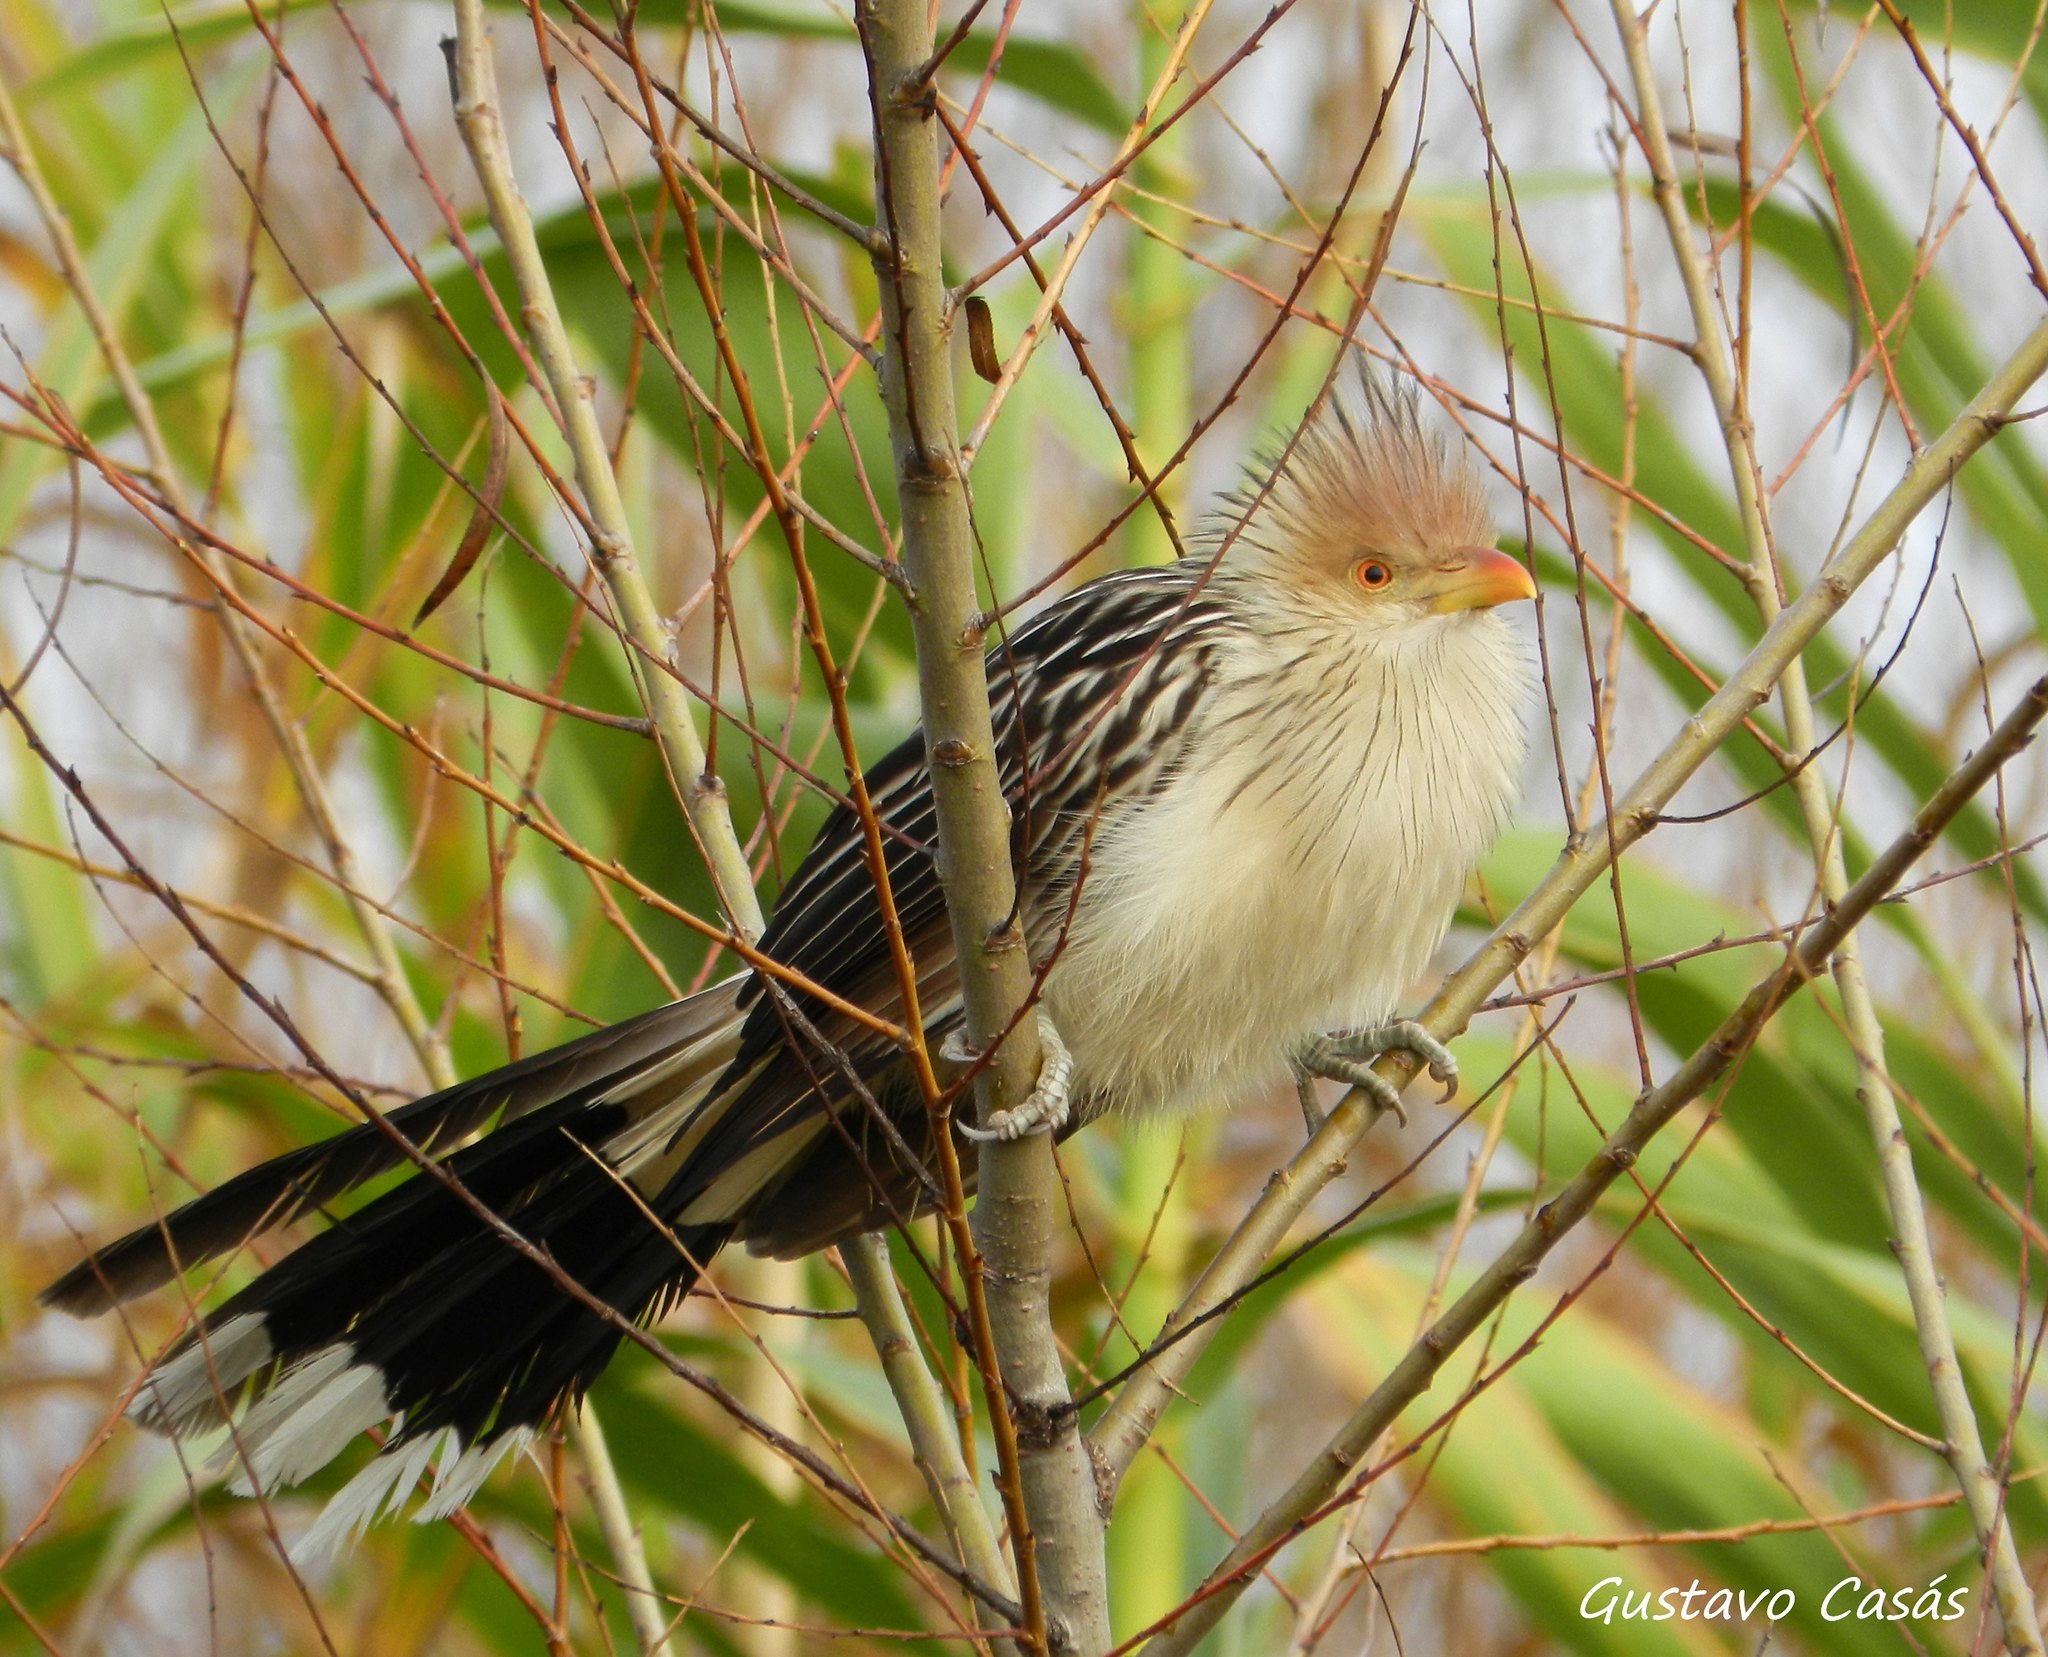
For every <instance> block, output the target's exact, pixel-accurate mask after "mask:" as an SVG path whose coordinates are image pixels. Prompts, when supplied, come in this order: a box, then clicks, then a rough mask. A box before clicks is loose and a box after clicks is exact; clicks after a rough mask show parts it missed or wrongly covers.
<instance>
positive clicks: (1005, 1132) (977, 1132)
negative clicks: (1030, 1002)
mask: <svg viewBox="0 0 2048 1657" xmlns="http://www.w3.org/2000/svg"><path fill="white" fill-rule="evenodd" d="M1038 1045H1039V1049H1040V1055H1039V1063H1038V1085H1037V1086H1036V1087H1034V1088H1033V1089H1032V1090H1031V1093H1030V1095H1029V1097H1027V1098H1026V1099H1025V1101H1024V1102H1023V1103H1022V1104H1021V1105H1013V1106H1011V1107H1010V1108H1009V1109H1008V1110H999V1111H997V1112H996V1113H995V1115H993V1116H991V1117H990V1118H989V1119H988V1126H987V1127H985V1128H977V1127H975V1126H974V1125H973V1124H972V1123H968V1122H957V1121H956V1122H955V1123H954V1124H953V1126H954V1127H956V1128H958V1129H959V1130H960V1131H961V1132H962V1133H963V1134H965V1135H966V1136H967V1137H968V1138H969V1139H972V1140H975V1141H977V1142H978V1143H980V1144H984V1145H985V1144H987V1143H988V1142H989V1141H990V1140H998V1141H1001V1142H1003V1143H1005V1144H1007V1143H1008V1142H1009V1141H1010V1140H1013V1139H1022V1138H1023V1137H1024V1136H1025V1135H1026V1134H1032V1133H1058V1132H1059V1131H1060V1129H1062V1128H1064V1127H1065V1126H1066V1125H1067V1116H1068V1113H1069V1112H1070V1111H1071V1110H1072V1109H1073V1085H1074V1055H1073V1054H1072V1053H1070V1052H1068V1051H1067V1044H1066V1043H1065V1042H1063V1041H1062V1040H1060V1033H1059V1031H1058V1030H1056V1029H1055V1028H1054V1027H1053V1022H1052V1019H1051V1018H1050V1017H1048V1016H1047V1014H1046V1011H1045V1009H1044V1008H1043V1007H1040V1008H1039V1009H1038Z"/></svg>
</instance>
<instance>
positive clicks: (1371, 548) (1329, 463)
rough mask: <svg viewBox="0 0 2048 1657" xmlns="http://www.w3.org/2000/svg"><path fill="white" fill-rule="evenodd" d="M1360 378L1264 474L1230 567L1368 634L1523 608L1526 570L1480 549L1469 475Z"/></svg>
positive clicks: (1401, 402)
mask: <svg viewBox="0 0 2048 1657" xmlns="http://www.w3.org/2000/svg"><path fill="white" fill-rule="evenodd" d="M1360 378H1361V381H1362V393H1361V395H1360V396H1359V397H1358V398H1357V399H1356V400H1354V401H1351V402H1348V403H1347V402H1345V401H1342V400H1339V399H1337V398H1332V399H1331V400H1330V403H1329V405H1328V407H1327V409H1326V410H1325V412H1324V413H1323V414H1322V416H1321V417H1320V418H1319V419H1317V420H1316V421H1315V423H1314V424H1313V425H1311V426H1310V427H1309V428H1308V429H1307V430H1306V431H1304V432H1303V433H1302V434H1301V436H1300V437H1299V438H1298V439H1297V440H1296V442H1295V444H1294V446H1293V448H1292V450H1291V451H1290V452H1289V453H1288V454H1287V455H1286V457H1285V459H1284V460H1283V461H1282V462H1281V464H1280V465H1279V468H1278V470H1277V472H1275V473H1273V474H1271V475H1272V483H1271V487H1270V489H1269V490H1268V491H1267V492H1266V495H1265V499H1264V500H1263V501H1262V502H1258V503H1257V504H1256V506H1255V507H1254V510H1253V516H1252V518H1251V521H1250V523H1249V524H1248V526H1247V527H1246V529H1245V530H1244V532H1243V535H1242V539H1243V541H1244V543H1245V546H1246V556H1245V557H1244V558H1243V559H1242V560H1239V559H1235V558H1233V559H1231V560H1230V562H1231V563H1235V564H1237V565H1238V567H1239V568H1240V569H1244V570H1245V571H1246V573H1248V574H1249V573H1252V569H1251V566H1254V565H1255V566H1257V569H1256V575H1257V578H1258V579H1259V584H1260V585H1261V586H1265V587H1267V588H1268V589H1269V590H1271V589H1272V588H1275V587H1277V588H1281V589H1284V590H1285V591H1286V592H1287V593H1288V594H1289V596H1290V597H1291V599H1292V600H1294V602H1295V603H1297V604H1299V605H1301V606H1303V607H1305V608H1307V609H1308V610H1311V611H1312V612H1313V613H1315V614H1317V615H1319V616H1321V617H1324V618H1337V617H1341V618H1343V619H1344V620H1345V621H1347V622H1349V623H1352V624H1355V625H1357V626H1359V627H1361V628H1363V629H1367V630H1371V631H1377V630H1379V629H1380V628H1385V627H1401V626H1403V625H1410V624H1415V623H1421V622H1426V621H1429V620H1430V619H1432V618H1439V617H1456V616H1468V617H1469V616H1470V615H1471V614H1473V613H1475V612H1482V611H1485V610H1489V609H1491V608H1493V607H1494V606H1495V605H1499V604H1506V603H1510V602H1512V601H1514V600H1516V599H1524V598H1534V597H1535V596H1536V584H1535V582H1534V581H1533V580H1532V579H1531V577H1530V575H1529V572H1528V570H1527V569H1526V568H1525V567H1524V566H1523V565H1522V563H1521V562H1520V560H1518V559H1515V558H1512V557H1510V556H1509V555H1508V554H1506V553H1504V552H1501V551H1499V550H1498V549H1497V548H1495V547H1494V546H1493V545H1492V542H1493V538H1494V536H1493V521H1492V518H1491V516H1490V514H1489V513H1488V512H1487V508H1486V497H1485V494H1484V492H1483V491H1482V489H1481V487H1480V483H1479V479H1478V476H1477V474H1476V473H1475V472H1474V470H1473V468H1472V467H1471V465H1470V464H1469V463H1468V462H1467V461H1466V460H1465V459H1464V458H1463V457H1462V456H1461V455H1458V454H1454V453H1453V452H1452V451H1451V449H1450V447H1449V445H1447V444H1446V443H1445V442H1444V441H1443V439H1442V438H1441V437H1439V436H1437V435H1436V434H1434V433H1432V432H1428V431H1425V430H1424V429H1423V425H1422V421H1421V417H1420V415H1419V413H1418V410H1417V406H1416V398H1415V396H1414V394H1413V393H1412V392H1404V391H1400V390H1396V389H1393V388H1392V387H1390V386H1389V385H1388V384H1387V383H1386V382H1384V381H1382V380H1380V379H1378V378H1377V377H1374V376H1371V375H1361V377H1360ZM1245 493H1246V495H1247V496H1250V497H1252V498H1253V499H1256V495H1257V490H1256V488H1253V489H1250V490H1247V491H1246V492H1245ZM1243 498H1244V497H1243V496H1241V497H1240V499H1243ZM1233 516H1236V514H1233ZM1275 578H1277V579H1275ZM1290 607H1292V606H1290Z"/></svg>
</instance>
